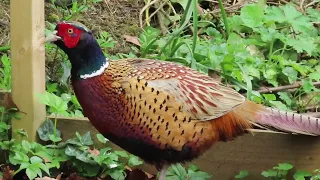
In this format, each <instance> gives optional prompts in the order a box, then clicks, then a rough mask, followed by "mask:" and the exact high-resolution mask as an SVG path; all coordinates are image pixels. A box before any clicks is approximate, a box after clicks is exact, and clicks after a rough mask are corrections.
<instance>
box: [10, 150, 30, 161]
mask: <svg viewBox="0 0 320 180" xmlns="http://www.w3.org/2000/svg"><path fill="white" fill-rule="evenodd" d="M13 158H14V159H15V160H18V161H20V162H29V157H28V156H27V155H26V154H24V153H22V152H15V156H14V157H13Z"/></svg>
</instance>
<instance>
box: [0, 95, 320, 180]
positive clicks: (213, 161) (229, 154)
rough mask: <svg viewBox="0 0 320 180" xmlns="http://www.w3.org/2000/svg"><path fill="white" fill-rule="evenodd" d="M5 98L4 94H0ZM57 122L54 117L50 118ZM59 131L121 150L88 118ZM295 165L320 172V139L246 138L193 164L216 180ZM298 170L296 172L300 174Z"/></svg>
mask: <svg viewBox="0 0 320 180" xmlns="http://www.w3.org/2000/svg"><path fill="white" fill-rule="evenodd" d="M0 96H1V93H0ZM48 118H50V119H52V120H54V118H53V117H50V116H49V117H48ZM57 121H58V123H57V128H58V129H59V130H60V131H61V132H62V139H63V140H67V139H70V138H74V137H75V132H76V131H77V132H79V133H80V134H84V133H86V132H87V131H90V132H91V135H92V138H93V140H94V142H95V144H97V146H96V147H100V148H101V147H103V146H109V147H112V148H113V149H115V150H121V148H120V147H118V146H117V145H115V144H113V143H112V142H108V144H107V145H103V144H101V143H99V141H98V140H97V138H96V134H97V133H98V132H97V130H96V129H95V128H94V127H93V126H92V125H91V123H90V122H89V121H88V119H87V118H65V117H58V120H57ZM282 162H288V163H293V164H294V166H295V167H296V169H299V170H308V171H312V170H314V169H319V168H320V137H311V136H302V135H286V134H268V133H258V134H256V135H251V134H246V135H244V136H240V137H238V138H236V139H235V140H233V141H230V142H219V143H217V144H216V145H215V146H214V147H212V148H211V149H210V150H208V151H207V152H206V153H204V154H203V156H201V157H200V158H199V159H197V160H195V161H193V162H192V163H195V164H196V165H198V166H199V168H200V169H201V170H202V171H205V172H208V173H210V174H211V175H213V177H212V179H221V180H229V179H230V180H231V179H234V175H236V174H237V173H238V172H239V171H240V170H248V171H249V172H250V175H249V177H248V178H247V179H255V180H256V179H257V180H260V179H261V180H263V179H265V178H263V177H262V176H261V175H260V174H261V172H262V171H264V170H267V169H270V168H272V167H273V166H275V165H277V164H278V163H282ZM140 167H141V168H142V169H144V170H146V171H147V172H151V173H155V172H156V170H155V168H154V167H152V166H149V165H147V164H144V165H142V166H140ZM296 169H295V170H296Z"/></svg>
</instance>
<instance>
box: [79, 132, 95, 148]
mask: <svg viewBox="0 0 320 180" xmlns="http://www.w3.org/2000/svg"><path fill="white" fill-rule="evenodd" d="M81 142H82V144H83V145H85V146H90V145H93V141H92V139H91V134H90V131H88V132H86V133H85V134H84V135H83V136H82V137H81Z"/></svg>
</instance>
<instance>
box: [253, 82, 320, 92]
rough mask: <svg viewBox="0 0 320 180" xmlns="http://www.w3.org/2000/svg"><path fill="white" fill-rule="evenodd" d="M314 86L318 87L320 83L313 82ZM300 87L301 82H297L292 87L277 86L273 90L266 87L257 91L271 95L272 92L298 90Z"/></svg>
mask: <svg viewBox="0 0 320 180" xmlns="http://www.w3.org/2000/svg"><path fill="white" fill-rule="evenodd" d="M312 84H313V85H314V86H320V82H314V83H312ZM301 86H302V82H301V81H298V82H296V83H295V84H292V85H286V86H279V87H273V88H268V87H263V88H260V89H259V90H258V92H259V93H272V92H278V91H283V90H287V89H295V88H299V87H301Z"/></svg>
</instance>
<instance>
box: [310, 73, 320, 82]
mask: <svg viewBox="0 0 320 180" xmlns="http://www.w3.org/2000/svg"><path fill="white" fill-rule="evenodd" d="M308 76H309V78H310V79H311V80H315V81H320V72H313V73H310V74H309V75H308Z"/></svg>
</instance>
